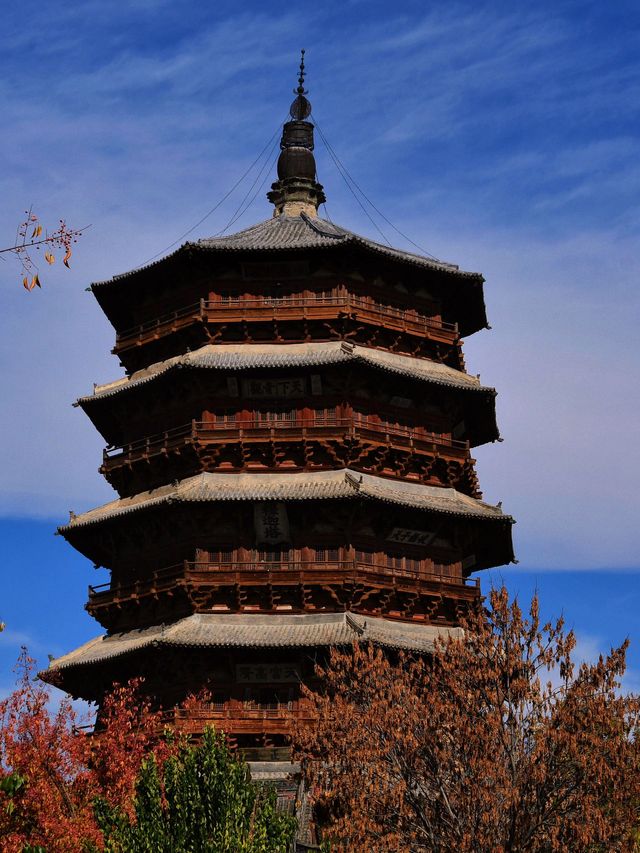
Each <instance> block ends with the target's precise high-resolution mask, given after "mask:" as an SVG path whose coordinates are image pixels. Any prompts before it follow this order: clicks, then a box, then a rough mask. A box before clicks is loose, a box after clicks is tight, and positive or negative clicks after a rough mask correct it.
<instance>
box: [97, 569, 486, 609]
mask: <svg viewBox="0 0 640 853" xmlns="http://www.w3.org/2000/svg"><path fill="white" fill-rule="evenodd" d="M332 580H333V581H335V580H339V581H340V582H345V581H353V582H356V583H357V582H358V581H360V582H362V581H366V582H368V583H372V584H376V583H377V584H380V585H385V586H389V585H397V586H401V585H402V584H403V583H410V584H412V585H414V584H415V583H416V582H418V583H420V584H424V585H427V586H428V587H429V591H433V592H447V591H451V589H452V588H455V590H456V592H459V591H460V590H461V589H463V590H466V592H467V597H471V598H473V597H475V596H476V595H479V594H480V582H479V579H478V578H453V577H450V576H448V575H443V574H437V573H434V572H429V571H425V570H422V569H411V568H404V569H401V568H391V567H389V566H388V565H386V564H384V563H382V562H378V563H373V562H372V563H367V562H364V561H363V560H357V559H343V560H295V559H294V560H277V561H275V560H274V561H261V560H247V561H245V562H239V561H236V562H229V563H220V562H216V563H214V562H209V561H204V562H203V561H198V562H195V561H189V560H185V561H184V562H182V563H177V564H175V565H173V566H168V567H167V568H164V569H159V570H158V571H155V572H153V573H152V574H151V576H150V577H147V578H144V579H140V580H136V581H134V582H132V583H129V584H120V583H116V584H109V583H105V584H99V585H97V586H89V604H90V605H101V604H108V603H111V601H113V600H118V599H130V598H140V597H143V596H146V595H151V594H155V593H160V592H163V591H166V590H170V589H174V588H176V587H180V586H185V587H187V586H199V587H203V586H207V585H210V586H219V585H221V584H243V583H254V584H255V583H256V582H257V581H261V582H263V583H265V584H267V583H273V584H278V583H293V584H300V583H302V584H304V583H308V584H322V583H329V582H331V581H332Z"/></svg>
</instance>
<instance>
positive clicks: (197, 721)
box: [162, 704, 314, 734]
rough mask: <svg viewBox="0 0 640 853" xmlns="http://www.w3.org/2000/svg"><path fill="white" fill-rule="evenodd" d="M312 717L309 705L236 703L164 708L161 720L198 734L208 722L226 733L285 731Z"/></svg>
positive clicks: (272, 732)
mask: <svg viewBox="0 0 640 853" xmlns="http://www.w3.org/2000/svg"><path fill="white" fill-rule="evenodd" d="M313 719H314V717H313V715H312V714H311V712H310V710H309V709H308V708H304V707H303V708H297V707H287V706H286V705H284V706H281V707H264V706H263V707H248V706H246V705H245V706H243V705H242V704H238V705H236V706H235V707H233V706H231V707H228V706H227V707H222V708H219V709H214V708H197V709H189V710H186V709H182V708H176V709H174V710H170V711H165V712H164V713H163V714H162V722H163V723H164V724H165V725H174V726H176V728H178V729H180V730H181V731H183V732H186V733H187V734H189V733H200V732H202V731H203V729H204V728H205V727H206V726H208V725H213V726H215V727H216V728H218V729H221V730H222V731H225V732H227V733H228V734H244V733H247V734H255V733H261V732H265V733H267V734H287V733H288V731H289V729H290V726H291V724H292V723H293V722H294V721H296V722H311V721H312V720H313Z"/></svg>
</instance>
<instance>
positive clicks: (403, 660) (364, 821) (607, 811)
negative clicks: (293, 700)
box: [294, 589, 640, 853]
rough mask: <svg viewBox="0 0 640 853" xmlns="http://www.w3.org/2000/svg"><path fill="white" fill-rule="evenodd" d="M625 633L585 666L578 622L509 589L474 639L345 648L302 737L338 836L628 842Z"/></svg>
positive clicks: (513, 844)
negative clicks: (429, 649)
mask: <svg viewBox="0 0 640 853" xmlns="http://www.w3.org/2000/svg"><path fill="white" fill-rule="evenodd" d="M626 645H627V644H626V643H625V644H624V645H623V646H621V647H620V648H619V649H615V650H612V652H611V654H610V655H609V656H608V657H606V658H604V659H603V658H601V659H600V660H599V661H598V662H597V663H596V664H593V665H591V664H582V665H581V666H580V667H575V666H574V664H573V662H572V659H571V655H572V651H573V649H574V647H575V638H574V636H573V633H572V632H569V633H565V631H564V625H563V622H562V620H559V621H558V622H557V623H555V624H547V625H544V626H542V625H541V624H540V620H539V614H538V601H537V599H535V598H534V600H533V602H532V604H531V608H530V612H529V614H528V616H525V615H524V614H523V613H522V611H521V610H520V608H519V607H518V604H517V602H513V603H510V602H509V599H508V596H507V592H506V590H505V589H502V590H500V591H494V592H492V594H491V607H490V610H489V612H488V613H486V612H478V613H477V614H475V615H473V616H472V617H471V618H470V619H469V620H468V622H467V623H466V625H465V637H464V638H463V639H448V640H447V641H443V642H440V643H439V644H437V647H436V649H435V652H434V654H433V655H432V656H431V657H430V658H428V659H426V658H412V657H411V656H408V655H404V654H400V655H395V656H394V660H390V657H391V656H390V655H389V654H386V655H385V654H383V653H382V652H381V651H380V650H378V649H374V648H372V647H369V646H367V647H360V648H358V647H356V648H355V649H354V650H353V651H349V652H342V651H333V652H332V653H331V657H330V661H329V663H328V665H327V666H326V667H324V668H322V669H319V670H318V675H319V677H320V679H321V683H323V685H324V687H323V690H322V692H321V693H319V694H314V693H312V692H311V691H307V695H308V697H309V698H310V700H311V701H312V703H313V705H314V707H315V712H316V716H317V722H316V723H315V724H313V725H308V724H307V725H306V726H305V725H300V727H299V728H298V730H297V731H296V733H295V736H294V741H295V744H296V752H297V754H298V757H299V758H300V759H301V760H302V765H303V772H304V773H305V776H306V779H307V782H308V784H309V785H310V788H311V790H312V791H314V792H315V800H316V805H317V811H318V815H319V816H320V818H321V819H322V820H323V822H324V824H325V834H326V836H327V838H330V839H332V841H333V844H332V846H331V850H332V851H339V850H347V851H360V850H367V851H371V853H376V851H379V853H382V852H383V851H384V853H390V851H400V850H402V851H405V850H411V851H412V853H418V852H419V851H425V853H426V851H429V853H445V851H447V853H448V852H449V851H451V850H456V851H460V853H467V851H468V852H469V853H471V851H477V853H487V851H493V853H499V851H521V853H524V851H541V853H542V851H544V853H554V851H568V850H571V851H587V850H588V851H602V853H604V851H607V853H611V851H632V850H634V849H635V842H634V839H635V838H636V837H637V827H638V816H639V807H640V773H639V771H640V751H639V748H638V742H637V739H636V734H637V732H638V724H639V723H640V699H639V698H638V697H636V696H631V695H623V694H621V692H620V689H619V678H620V677H621V676H622V674H623V673H624V669H625V651H626Z"/></svg>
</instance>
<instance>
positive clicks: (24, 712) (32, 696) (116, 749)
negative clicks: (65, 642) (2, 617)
mask: <svg viewBox="0 0 640 853" xmlns="http://www.w3.org/2000/svg"><path fill="white" fill-rule="evenodd" d="M18 670H19V679H18V684H17V689H16V690H15V691H14V692H13V693H12V694H11V695H10V696H9V697H8V698H7V699H5V700H3V701H2V702H0V780H1V779H2V778H6V777H7V776H9V775H11V774H19V776H21V777H23V778H24V779H25V782H26V784H25V785H24V786H22V787H21V788H20V790H19V791H18V792H17V793H15V794H14V795H13V796H11V797H9V795H7V794H2V793H0V838H1V839H2V850H3V851H5V853H21V851H22V850H23V848H24V847H25V845H27V844H29V845H33V846H35V845H42V846H43V847H45V848H46V849H47V851H48V853H75V852H76V851H78V853H80V851H83V850H86V849H87V844H93V845H95V849H98V850H101V849H102V847H103V845H102V836H101V833H100V831H99V830H98V828H97V825H96V822H95V819H94V814H93V801H94V799H95V797H96V796H102V797H104V798H105V799H107V801H108V802H109V803H110V804H111V805H113V806H119V807H121V808H123V809H124V810H125V811H130V809H131V803H132V794H133V790H134V783H135V779H136V776H137V774H138V771H139V769H140V765H141V762H142V759H143V757H144V756H145V755H149V754H150V753H151V752H153V753H155V754H156V755H157V756H158V759H159V760H162V758H163V757H165V755H167V754H168V751H169V749H170V748H171V747H170V746H169V745H168V744H167V742H166V741H165V740H163V739H160V738H158V732H159V724H160V718H159V715H158V714H157V713H153V712H152V711H151V709H150V706H149V703H148V702H147V701H146V700H145V699H144V698H142V697H141V688H142V684H141V681H135V682H132V683H130V684H128V685H126V686H116V687H115V688H114V690H113V691H112V692H111V694H110V695H109V696H107V697H106V699H105V702H104V703H103V707H102V710H101V713H100V720H99V726H98V734H97V735H96V736H94V737H88V736H87V735H86V734H83V733H82V731H81V730H79V729H78V725H79V722H81V721H79V719H78V715H77V713H76V711H75V710H74V708H73V706H72V704H71V702H70V701H69V700H68V699H63V700H62V702H61V703H60V705H59V707H58V709H57V710H56V711H54V712H52V711H51V710H50V707H49V706H50V702H51V696H50V694H49V690H48V688H47V687H46V686H45V685H44V684H43V683H42V682H40V681H37V680H34V678H33V671H34V661H33V660H32V659H31V658H30V657H29V656H28V655H27V653H26V651H23V653H22V655H21V657H20V660H19V664H18Z"/></svg>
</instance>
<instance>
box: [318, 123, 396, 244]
mask: <svg viewBox="0 0 640 853" xmlns="http://www.w3.org/2000/svg"><path fill="white" fill-rule="evenodd" d="M311 120H312V121H313V123H314V125H315V126H316V127H317V129H318V133H319V134H320V138H321V139H322V141H323V142H324V146H325V148H326V149H327V152H328V154H329V156H330V157H331V159H332V160H333V162H334V165H335V167H336V169H337V170H338V174H339V175H340V177H341V178H342V180H343V181H344V182H345V184H346V185H347V188H348V189H349V192H350V193H351V195H352V196H353V197H354V198H355V200H356V201H357V202H358V204H359V205H360V208H361V209H362V212H363V213H364V215H365V216H366V217H367V219H368V220H369V222H370V223H371V224H372V225H373V227H374V228H375V229H376V231H377V232H378V233H379V234H380V236H381V237H382V239H383V240H384V241H385V243H386V244H387V245H388V246H391V243H390V242H389V239H388V237H387V235H386V234H385V233H384V231H383V230H382V229H381V228H380V226H379V225H378V223H377V222H376V221H375V220H374V219H373V217H372V216H371V214H370V213H369V211H368V210H367V209H366V207H365V206H364V205H363V203H362V202H361V201H360V199H359V198H358V196H357V195H356V192H355V190H354V189H353V187H352V186H351V184H350V183H349V179H350V177H351V176H350V175H349V173H348V172H347V170H346V169H345V168H344V167H343V166H342V165H341V163H340V161H339V160H338V158H337V156H336V154H335V153H334V151H333V148H331V146H330V145H329V143H328V141H327V138H326V137H325V135H324V133H323V132H322V130H321V129H320V125H319V124H318V122H317V121H316V117H315V116H314V115H312V116H311ZM354 183H355V181H354ZM356 186H357V185H356Z"/></svg>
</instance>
